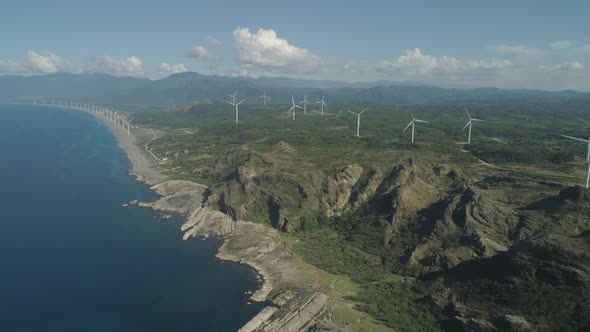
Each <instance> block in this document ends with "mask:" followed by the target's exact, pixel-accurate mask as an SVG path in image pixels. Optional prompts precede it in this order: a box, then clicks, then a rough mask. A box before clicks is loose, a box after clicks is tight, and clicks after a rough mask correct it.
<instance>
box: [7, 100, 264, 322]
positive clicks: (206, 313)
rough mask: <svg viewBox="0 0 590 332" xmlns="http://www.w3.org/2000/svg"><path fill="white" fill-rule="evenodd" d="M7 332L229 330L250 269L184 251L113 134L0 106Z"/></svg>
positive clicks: (252, 282) (200, 247)
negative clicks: (151, 206)
mask: <svg viewBox="0 0 590 332" xmlns="http://www.w3.org/2000/svg"><path fill="white" fill-rule="evenodd" d="M0 153H1V157H0V330H1V331H234V330H236V329H238V328H239V327H240V326H241V325H243V324H244V323H245V322H247V321H248V320H249V319H250V318H251V317H253V316H254V315H255V314H256V312H258V311H259V310H260V309H261V306H262V305H261V304H247V301H248V298H247V295H245V294H244V292H246V291H253V290H255V289H256V288H257V286H258V282H257V280H256V276H255V274H254V273H253V271H252V270H250V269H248V268H246V267H244V266H240V265H238V264H234V263H223V262H219V261H216V260H215V259H214V254H215V251H216V249H217V247H218V245H219V243H218V241H216V240H207V241H202V240H199V239H195V240H190V241H182V240H181V234H180V232H179V224H178V222H170V221H167V222H163V221H161V220H158V218H157V216H155V215H154V214H153V212H152V211H150V210H148V209H141V208H136V207H132V208H123V207H121V205H122V204H124V203H127V202H129V201H132V200H134V199H138V200H144V201H146V200H148V201H149V200H153V199H155V198H156V195H155V194H154V193H152V192H151V191H150V190H149V188H148V187H147V186H145V185H143V184H141V183H139V182H137V181H135V180H134V179H133V178H132V177H130V176H128V175H127V170H128V168H129V162H128V160H127V158H126V156H125V154H124V153H123V151H121V150H120V149H119V148H118V146H117V144H116V141H115V139H114V137H113V136H112V135H111V133H110V131H109V130H108V128H106V127H105V126H104V125H103V124H102V123H100V122H99V121H97V120H96V119H94V118H93V117H92V116H90V115H89V114H86V113H82V112H78V111H73V110H65V109H60V108H49V107H41V106H24V105H17V106H15V105H0Z"/></svg>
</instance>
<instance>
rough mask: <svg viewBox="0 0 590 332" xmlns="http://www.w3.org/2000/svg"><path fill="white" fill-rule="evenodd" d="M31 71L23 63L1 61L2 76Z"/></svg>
mask: <svg viewBox="0 0 590 332" xmlns="http://www.w3.org/2000/svg"><path fill="white" fill-rule="evenodd" d="M29 71H30V70H29V68H28V67H27V66H25V65H24V64H22V63H19V62H16V61H11V60H0V74H2V73H10V74H22V73H27V72H29Z"/></svg>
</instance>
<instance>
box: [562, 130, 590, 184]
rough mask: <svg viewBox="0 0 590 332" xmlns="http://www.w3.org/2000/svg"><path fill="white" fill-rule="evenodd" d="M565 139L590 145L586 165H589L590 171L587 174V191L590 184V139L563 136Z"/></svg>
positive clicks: (589, 169)
mask: <svg viewBox="0 0 590 332" xmlns="http://www.w3.org/2000/svg"><path fill="white" fill-rule="evenodd" d="M561 136H563V137H565V138H569V139H572V140H574V141H578V142H582V143H586V144H588V152H587V153H586V164H588V171H587V172H586V189H588V184H589V183H590V137H588V139H587V140H585V139H583V138H577V137H572V136H567V135H561Z"/></svg>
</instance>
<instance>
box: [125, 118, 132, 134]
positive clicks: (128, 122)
mask: <svg viewBox="0 0 590 332" xmlns="http://www.w3.org/2000/svg"><path fill="white" fill-rule="evenodd" d="M126 122H127V136H131V132H130V131H129V124H130V123H131V120H127V121H126Z"/></svg>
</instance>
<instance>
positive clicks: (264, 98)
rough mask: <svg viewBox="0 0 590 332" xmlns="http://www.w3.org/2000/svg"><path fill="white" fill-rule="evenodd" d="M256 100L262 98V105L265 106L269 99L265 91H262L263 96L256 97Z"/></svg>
mask: <svg viewBox="0 0 590 332" xmlns="http://www.w3.org/2000/svg"><path fill="white" fill-rule="evenodd" d="M256 98H262V103H263V105H265V106H266V101H267V100H270V97H268V96H267V95H266V90H264V94H263V95H262V96H258V97H256Z"/></svg>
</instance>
